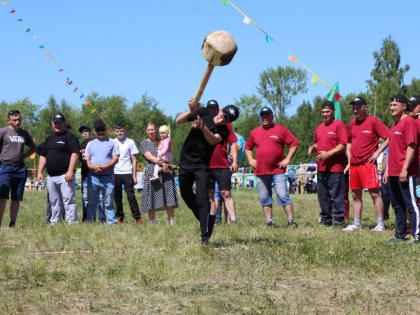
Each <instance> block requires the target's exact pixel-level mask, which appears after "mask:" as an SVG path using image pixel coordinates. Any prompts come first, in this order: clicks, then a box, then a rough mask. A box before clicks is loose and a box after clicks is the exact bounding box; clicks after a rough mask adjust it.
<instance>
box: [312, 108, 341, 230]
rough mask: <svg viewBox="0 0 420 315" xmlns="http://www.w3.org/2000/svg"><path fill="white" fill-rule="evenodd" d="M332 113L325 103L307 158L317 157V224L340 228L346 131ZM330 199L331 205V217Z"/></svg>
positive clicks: (331, 109)
mask: <svg viewBox="0 0 420 315" xmlns="http://www.w3.org/2000/svg"><path fill="white" fill-rule="evenodd" d="M334 112H335V110H334V103H333V102H330V101H326V102H324V103H323V104H322V108H321V114H322V119H323V120H324V122H323V123H322V124H320V125H319V126H318V127H317V128H316V129H315V136H314V142H313V145H312V146H310V147H309V149H308V155H311V154H312V153H316V154H317V156H316V160H317V168H318V170H317V185H318V189H317V193H318V202H319V206H320V207H321V213H320V219H321V222H320V224H321V225H331V224H333V225H334V226H335V227H341V226H343V225H344V208H345V203H344V197H345V192H346V183H345V180H344V169H345V167H346V153H345V151H346V143H347V128H346V125H345V124H344V123H343V122H342V121H340V120H335V119H334ZM331 200H332V201H333V205H334V206H333V213H332V217H331V212H330V205H331Z"/></svg>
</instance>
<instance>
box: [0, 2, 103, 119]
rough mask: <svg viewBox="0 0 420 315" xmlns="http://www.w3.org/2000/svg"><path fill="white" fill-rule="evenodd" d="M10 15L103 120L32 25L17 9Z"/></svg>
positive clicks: (70, 85) (4, 3) (69, 86)
mask: <svg viewBox="0 0 420 315" xmlns="http://www.w3.org/2000/svg"><path fill="white" fill-rule="evenodd" d="M1 4H2V5H8V4H9V1H7V0H4V1H1ZM9 13H10V14H12V15H15V16H16V17H17V19H16V21H17V22H19V23H21V24H22V25H23V26H24V28H25V33H27V34H30V35H31V36H32V39H33V40H35V42H36V43H37V46H38V48H39V49H41V50H43V53H44V56H45V57H48V58H50V59H51V65H52V66H54V67H56V69H57V71H58V72H60V73H62V74H63V76H64V78H65V84H66V86H67V87H68V88H70V89H71V90H72V92H73V93H78V96H79V98H80V99H81V100H82V101H83V106H84V107H88V106H89V105H91V106H90V107H91V108H92V109H91V112H90V113H91V114H96V119H102V117H101V115H100V114H99V112H98V111H97V109H96V108H95V106H94V105H93V104H92V102H91V101H90V100H88V99H87V97H86V96H85V94H84V93H83V92H82V91H81V89H80V87H79V86H78V84H77V83H76V82H75V81H74V80H73V79H72V78H71V77H70V76H69V75H68V74H67V72H66V71H65V69H64V68H63V67H62V66H61V65H60V63H59V62H58V61H57V59H56V58H55V57H54V56H53V55H52V53H51V51H50V50H49V49H48V48H47V46H46V45H45V44H44V43H43V42H42V41H41V39H40V38H39V37H38V36H37V35H36V34H35V32H34V31H33V30H32V28H31V27H30V25H29V24H28V23H27V22H26V21H25V20H24V19H23V18H22V17H21V16H20V15H19V14H18V13H17V11H16V10H15V9H10V10H9Z"/></svg>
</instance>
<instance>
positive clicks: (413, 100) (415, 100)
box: [408, 96, 420, 107]
mask: <svg viewBox="0 0 420 315" xmlns="http://www.w3.org/2000/svg"><path fill="white" fill-rule="evenodd" d="M419 104H420V96H412V97H410V99H409V100H408V105H410V106H414V107H415V106H417V105H419Z"/></svg>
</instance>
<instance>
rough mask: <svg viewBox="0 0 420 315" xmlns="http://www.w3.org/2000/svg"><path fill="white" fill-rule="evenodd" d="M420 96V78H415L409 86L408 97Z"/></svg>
mask: <svg viewBox="0 0 420 315" xmlns="http://www.w3.org/2000/svg"><path fill="white" fill-rule="evenodd" d="M411 96H420V79H416V78H413V79H412V80H411V84H410V85H408V86H407V97H411Z"/></svg>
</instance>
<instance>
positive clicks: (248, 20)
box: [221, 0, 342, 102]
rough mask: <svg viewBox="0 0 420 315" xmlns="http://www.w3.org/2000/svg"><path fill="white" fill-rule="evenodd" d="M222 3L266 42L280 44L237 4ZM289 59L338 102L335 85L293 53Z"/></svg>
mask: <svg viewBox="0 0 420 315" xmlns="http://www.w3.org/2000/svg"><path fill="white" fill-rule="evenodd" d="M221 2H222V4H223V5H225V6H227V5H230V6H231V7H232V8H234V9H235V10H236V11H237V12H238V13H239V14H241V15H242V16H243V20H242V22H243V23H244V24H252V25H254V26H255V27H256V28H257V29H258V30H259V31H261V32H262V33H263V34H264V36H265V41H266V42H267V43H268V44H277V45H279V46H281V44H280V43H279V42H278V41H277V40H275V39H274V38H273V37H272V36H271V35H270V34H269V33H267V32H266V31H265V30H264V29H263V28H262V27H261V26H259V25H258V24H257V23H256V22H255V21H254V20H253V19H251V18H250V17H249V15H247V14H245V12H243V11H242V10H241V9H240V8H239V7H238V6H237V5H235V4H234V3H233V2H232V1H230V0H221ZM289 60H290V61H292V62H296V63H298V64H299V65H300V66H302V67H303V68H304V69H305V70H306V71H308V72H309V73H310V74H311V75H312V79H311V82H312V84H314V85H315V84H317V83H318V82H321V83H322V84H324V85H325V86H326V87H327V88H328V89H329V90H330V91H333V92H334V100H335V101H337V102H339V101H340V99H341V98H342V96H341V95H340V94H339V93H338V91H336V88H335V87H331V86H330V85H329V84H328V83H327V82H325V81H324V80H323V79H322V78H321V77H320V76H319V75H317V74H316V73H315V72H314V71H312V70H311V69H310V68H309V67H308V66H306V65H305V64H304V63H303V62H301V61H300V60H299V59H298V58H297V57H295V56H294V55H293V54H290V55H289Z"/></svg>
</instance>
